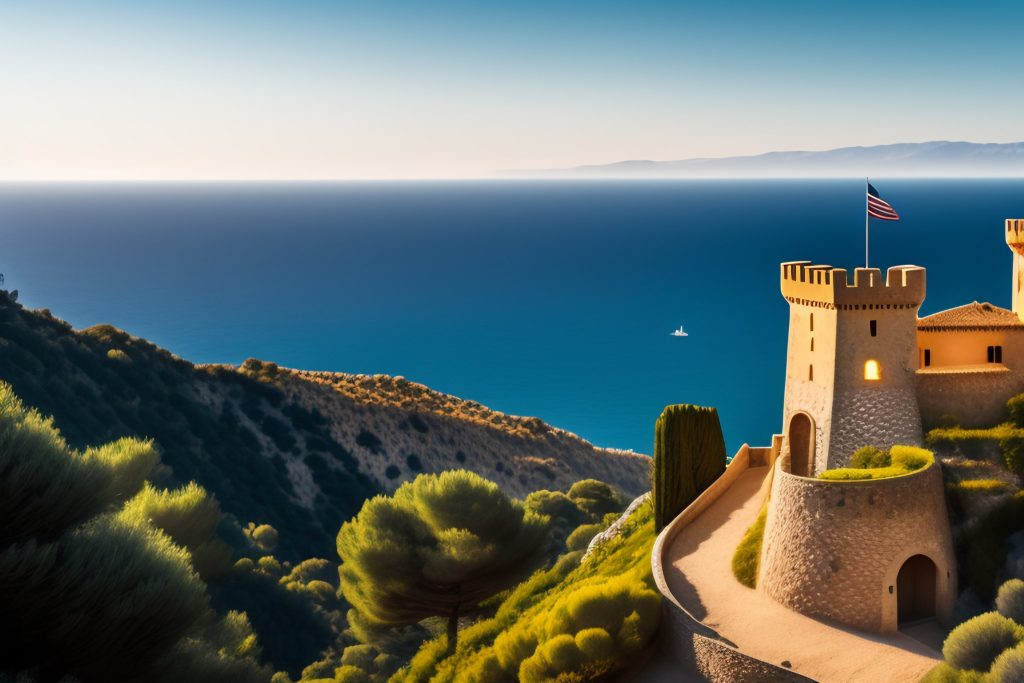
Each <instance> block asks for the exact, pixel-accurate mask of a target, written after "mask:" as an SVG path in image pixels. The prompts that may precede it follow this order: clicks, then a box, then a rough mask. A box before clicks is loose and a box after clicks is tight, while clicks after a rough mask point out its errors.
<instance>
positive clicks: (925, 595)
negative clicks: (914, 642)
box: [896, 555, 937, 626]
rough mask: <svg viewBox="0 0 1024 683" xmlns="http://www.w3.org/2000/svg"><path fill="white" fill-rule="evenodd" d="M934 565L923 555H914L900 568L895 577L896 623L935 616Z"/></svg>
mask: <svg viewBox="0 0 1024 683" xmlns="http://www.w3.org/2000/svg"><path fill="white" fill-rule="evenodd" d="M936 574H937V570H936V568H935V563H934V562H932V561H931V559H930V558H928V557H926V556H925V555H914V556H913V557H911V558H910V559H908V560H907V561H906V562H904V563H903V566H902V567H900V573H899V574H898V575H897V577H896V614H897V617H896V621H897V623H898V624H899V625H900V626H903V625H904V624H907V623H910V622H913V621H920V620H921V619H930V618H932V617H934V616H935V576H936Z"/></svg>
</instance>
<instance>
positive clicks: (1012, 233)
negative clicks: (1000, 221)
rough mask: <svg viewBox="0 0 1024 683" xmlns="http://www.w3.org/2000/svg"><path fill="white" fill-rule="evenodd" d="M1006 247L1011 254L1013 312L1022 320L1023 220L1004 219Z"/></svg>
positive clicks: (1023, 317) (1023, 316) (1023, 306)
mask: <svg viewBox="0 0 1024 683" xmlns="http://www.w3.org/2000/svg"><path fill="white" fill-rule="evenodd" d="M1006 246H1008V247H1010V251H1012V252H1013V312H1014V313H1016V314H1017V317H1018V318H1020V319H1021V320H1024V218H1007V219H1006Z"/></svg>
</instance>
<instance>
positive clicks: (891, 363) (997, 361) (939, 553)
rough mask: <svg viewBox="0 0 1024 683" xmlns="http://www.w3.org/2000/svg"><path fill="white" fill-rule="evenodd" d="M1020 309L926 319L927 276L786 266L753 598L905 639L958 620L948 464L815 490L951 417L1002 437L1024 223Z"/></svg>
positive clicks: (1014, 378) (974, 310)
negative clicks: (859, 459)
mask: <svg viewBox="0 0 1024 683" xmlns="http://www.w3.org/2000/svg"><path fill="white" fill-rule="evenodd" d="M1005 240H1006V244H1007V245H1008V246H1009V247H1010V249H1011V251H1012V253H1013V271H1012V272H1013V285H1012V287H1013V288H1012V292H1013V308H1012V310H1007V309H1005V308H1000V307H998V306H994V305H992V304H990V303H979V302H972V303H969V304H966V305H963V306H958V307H956V308H952V309H949V310H946V311H942V312H939V313H935V314H933V315H929V316H926V317H923V318H921V317H919V316H918V313H919V310H920V308H921V304H922V303H923V302H924V299H925V270H924V268H921V267H919V266H912V265H907V266H894V267H892V268H889V269H888V270H887V271H886V272H885V273H884V274H883V273H882V271H881V270H879V269H877V268H857V269H856V270H854V271H853V273H852V277H850V274H849V273H848V272H847V271H846V270H844V269H842V268H833V267H831V266H827V265H815V264H813V263H811V262H809V261H794V262H790V263H783V264H782V266H781V288H782V295H783V297H784V298H785V299H786V301H788V302H789V308H790V316H789V345H788V351H787V363H786V388H785V402H784V408H783V439H782V441H781V448H780V451H779V457H778V461H777V465H778V466H777V467H776V470H775V472H774V479H773V481H772V482H771V490H770V494H769V496H768V507H767V520H766V526H765V532H764V542H763V545H762V555H761V563H760V569H759V576H758V584H757V585H758V590H761V591H764V592H765V593H767V594H768V595H769V596H771V597H772V598H773V599H774V600H776V601H777V602H780V603H782V604H783V605H786V606H787V607H789V608H791V609H793V610H795V611H798V612H802V613H805V614H810V615H814V616H818V617H825V618H828V619H834V620H836V621H839V622H842V623H845V624H849V625H851V626H854V627H856V628H859V629H864V630H869V631H876V632H883V633H886V632H894V631H896V630H897V629H898V628H899V627H900V625H901V624H905V623H908V622H912V621H915V620H918V619H924V618H933V617H938V618H940V619H943V618H945V617H948V616H949V614H950V611H951V609H952V607H953V603H954V601H955V598H956V580H957V577H956V559H955V557H954V554H953V545H952V539H951V535H950V529H949V522H948V518H947V514H946V504H945V493H944V488H943V481H942V472H941V466H940V464H939V463H938V462H935V463H933V464H931V465H930V466H928V467H926V468H924V469H922V470H920V471H916V472H912V473H910V474H907V475H904V476H898V477H893V478H890V479H881V480H867V481H832V480H822V479H818V478H816V475H818V474H820V473H821V472H822V471H824V470H827V469H834V468H837V467H843V466H846V465H848V464H849V460H850V457H851V456H852V455H853V453H854V451H856V450H857V449H858V448H860V447H861V446H868V445H871V446H877V447H879V448H883V449H888V448H890V447H891V446H893V445H895V444H920V443H921V441H922V435H923V433H924V431H925V430H927V429H929V428H931V427H932V426H935V425H937V424H939V423H941V422H943V421H946V420H953V421H955V422H957V423H959V424H962V425H964V426H991V425H994V424H997V423H998V422H1000V421H1002V420H1003V419H1004V418H1005V404H1006V401H1007V399H1009V398H1010V397H1011V396H1014V395H1016V394H1019V393H1022V392H1024V219H1010V220H1007V221H1006V226H1005Z"/></svg>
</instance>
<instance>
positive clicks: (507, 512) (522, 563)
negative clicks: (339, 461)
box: [338, 470, 547, 651]
mask: <svg viewBox="0 0 1024 683" xmlns="http://www.w3.org/2000/svg"><path fill="white" fill-rule="evenodd" d="M546 532H547V519H546V518H545V517H543V516H540V515H537V514H536V513H532V512H528V511H526V510H525V509H524V507H523V505H522V503H520V502H518V501H514V500H512V499H510V498H509V497H508V496H506V495H505V494H504V493H502V492H501V490H500V489H499V488H498V486H497V484H494V483H493V482H490V481H487V480H486V479H484V478H482V477H480V476H478V475H476V474H473V473H471V472H467V471H464V470H456V471H450V472H444V473H442V474H426V475H420V476H418V477H417V478H416V479H414V480H413V481H411V482H406V483H405V484H403V485H402V486H401V487H399V489H398V490H397V491H395V493H394V495H392V496H376V497H374V498H372V499H370V500H368V501H366V503H365V504H364V505H363V509H362V510H361V511H360V512H359V514H358V515H357V516H356V517H355V518H354V519H353V520H352V521H350V522H347V523H346V524H345V525H344V526H342V527H341V530H340V531H339V533H338V555H339V556H340V557H341V561H342V563H341V567H340V568H339V576H340V580H341V592H342V593H343V595H344V596H345V599H347V600H348V601H349V603H351V604H352V606H353V607H354V608H355V609H357V610H358V611H359V612H360V615H361V616H362V617H363V618H364V619H366V620H369V621H372V622H377V623H379V624H382V625H383V624H391V625H402V624H411V623H415V622H418V621H421V620H423V619H425V618H427V617H431V616H443V617H446V618H447V619H448V648H449V650H452V651H454V649H455V645H456V641H457V638H458V631H457V629H458V618H459V615H460V614H463V613H465V612H467V611H469V610H472V609H474V608H475V607H477V606H478V605H479V603H480V602H481V601H483V600H485V599H487V598H489V597H491V596H492V595H494V594H495V593H498V592H499V591H501V590H504V589H506V588H508V587H510V586H512V585H514V584H515V583H517V582H518V581H519V580H521V579H522V578H523V577H524V576H526V575H527V574H528V573H529V572H530V570H532V569H533V568H534V567H535V566H537V564H538V563H539V561H540V560H541V559H542V557H543V552H544V540H545V534H546Z"/></svg>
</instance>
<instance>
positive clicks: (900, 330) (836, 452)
mask: <svg viewBox="0 0 1024 683" xmlns="http://www.w3.org/2000/svg"><path fill="white" fill-rule="evenodd" d="M872 320H873V321H875V330H876V335H875V336H871V321H872ZM836 349H837V358H836V379H835V397H834V399H833V402H832V435H831V440H830V442H829V455H828V463H827V467H817V468H816V470H815V471H816V473H820V472H821V471H822V470H823V469H829V468H834V467H842V466H844V465H846V464H847V463H848V462H849V459H850V456H851V455H853V452H854V451H855V450H857V449H858V448H860V447H861V446H867V445H872V446H878V447H888V446H891V445H892V444H894V443H908V444H919V443H921V416H920V412H919V411H918V407H917V392H916V388H915V373H916V370H917V308H916V307H904V308H882V307H876V308H869V309H867V310H864V309H860V310H852V311H851V310H843V311H840V312H839V315H838V324H837V330H836ZM868 360H875V361H877V362H878V364H879V366H880V368H881V378H880V379H878V380H868V379H865V377H864V369H865V368H864V366H865V363H866V362H867V361H868Z"/></svg>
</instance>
